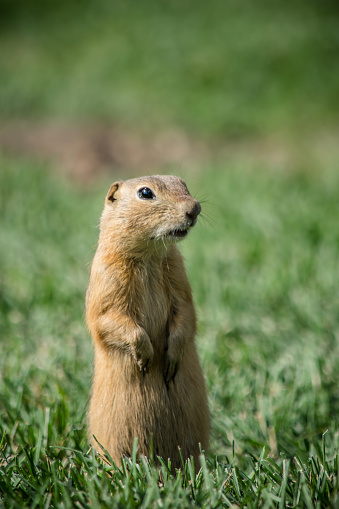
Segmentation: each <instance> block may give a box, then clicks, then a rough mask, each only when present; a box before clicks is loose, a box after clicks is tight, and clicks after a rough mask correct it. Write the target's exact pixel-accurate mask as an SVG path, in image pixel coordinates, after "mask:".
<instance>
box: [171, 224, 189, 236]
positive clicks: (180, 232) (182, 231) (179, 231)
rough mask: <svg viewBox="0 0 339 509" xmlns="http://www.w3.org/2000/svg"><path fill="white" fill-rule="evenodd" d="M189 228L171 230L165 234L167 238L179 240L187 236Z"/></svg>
mask: <svg viewBox="0 0 339 509" xmlns="http://www.w3.org/2000/svg"><path fill="white" fill-rule="evenodd" d="M188 228H189V226H186V227H184V228H177V229H176V230H172V231H170V232H168V233H167V237H177V238H179V239H183V238H184V237H186V235H187V234H188Z"/></svg>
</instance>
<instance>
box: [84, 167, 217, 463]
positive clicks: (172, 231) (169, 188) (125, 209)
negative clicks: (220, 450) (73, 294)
mask: <svg viewBox="0 0 339 509" xmlns="http://www.w3.org/2000/svg"><path fill="white" fill-rule="evenodd" d="M200 211H201V206H200V204H199V202H198V201H196V200H195V199H194V198H192V196H191V195H190V194H189V192H188V190H187V187H186V184H185V182H184V181H183V180H182V179H181V178H179V177H174V176H160V175H156V176H153V177H141V178H136V179H131V180H127V181H125V182H115V183H114V184H112V185H111V187H110V190H109V192H108V194H107V196H106V201H105V207H104V210H103V213H102V216H101V223H100V236H99V243H98V248H97V252H96V254H95V257H94V260H93V264H92V269H91V277H90V283H89V287H88V290H87V302H86V316H87V323H88V327H89V329H90V331H91V334H92V338H93V341H94V346H95V363H94V379H93V388H92V395H91V401H90V407H89V433H90V437H91V441H92V444H93V445H94V446H95V447H96V448H98V445H97V443H96V442H95V441H94V439H93V435H94V436H95V437H96V439H97V440H98V442H99V443H100V444H102V445H103V446H104V447H105V448H106V449H107V450H108V452H109V453H110V455H111V456H112V458H113V459H114V461H116V462H117V463H118V464H119V463H120V458H121V456H123V455H126V456H131V453H132V447H133V441H134V438H135V437H137V439H138V454H143V455H146V456H147V455H149V453H150V449H151V444H153V452H154V455H155V456H161V457H162V458H164V459H165V460H167V458H171V461H172V466H174V467H178V468H179V467H181V459H180V453H179V449H178V448H180V449H181V453H182V456H183V458H184V459H187V458H189V457H190V456H193V457H194V460H195V462H196V465H199V459H198V458H199V454H200V447H199V444H201V447H202V448H203V449H206V448H207V445H208V435H209V413H208V406H207V396H206V388H205V382H204V377H203V374H202V370H201V367H200V363H199V359H198V355H197V350H196V345H195V332H196V317H195V311H194V306H193V301H192V291H191V287H190V284H189V282H188V279H187V275H186V272H185V268H184V263H183V259H182V256H181V254H180V252H179V250H178V249H177V247H176V245H175V243H176V242H177V241H179V240H181V239H183V238H184V237H186V235H187V234H188V231H189V229H190V228H192V227H193V226H194V225H195V223H196V222H197V217H198V215H199V214H200Z"/></svg>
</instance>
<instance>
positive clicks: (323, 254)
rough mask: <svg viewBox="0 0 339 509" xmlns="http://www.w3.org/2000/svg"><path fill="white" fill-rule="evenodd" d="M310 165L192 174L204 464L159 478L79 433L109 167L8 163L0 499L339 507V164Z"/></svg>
mask: <svg viewBox="0 0 339 509" xmlns="http://www.w3.org/2000/svg"><path fill="white" fill-rule="evenodd" d="M306 163H307V171H305V168H304V167H299V166H298V164H297V163H296V162H295V164H294V171H293V172H291V171H290V172H288V173H287V172H277V171H273V170H272V169H271V168H268V167H267V168H256V167H253V164H249V163H246V160H245V159H244V160H242V161H240V160H234V161H229V164H228V167H227V168H225V167H221V166H220V167H218V168H205V170H208V171H204V172H200V173H197V174H196V175H195V176H187V175H186V176H185V175H184V176H185V177H186V180H187V182H188V185H189V188H190V190H191V192H192V193H193V194H194V195H197V196H198V197H199V196H200V197H201V199H202V201H204V203H203V211H204V217H205V219H201V220H200V221H199V223H198V225H197V227H196V228H195V230H194V231H193V232H192V233H191V235H190V238H189V239H188V240H187V241H184V242H183V243H182V249H183V252H184V255H185V258H186V260H187V268H188V272H189V277H190V281H191V284H192V287H193V290H194V296H195V301H196V305H197V311H198V317H199V334H198V345H199V351H200V355H201V359H202V363H203V369H204V372H205V374H206V378H207V383H208V388H209V403H210V411H211V417H212V437H211V446H210V450H209V451H207V454H206V455H204V456H202V458H201V465H192V464H191V463H190V462H188V464H187V465H186V466H185V467H184V468H183V469H182V473H177V474H176V475H175V476H172V475H170V474H169V473H168V470H167V467H166V464H164V465H163V467H162V469H161V475H160V477H159V472H158V470H157V469H155V467H154V466H153V465H152V462H150V461H148V460H142V461H141V462H139V463H138V462H137V461H136V459H135V457H134V458H132V459H131V460H126V461H124V463H123V466H122V468H121V469H118V468H117V467H116V466H115V465H112V464H109V463H108V464H103V463H102V462H101V461H100V460H99V458H98V457H97V456H96V455H95V454H94V452H93V451H91V450H90V448H89V445H88V441H87V435H86V425H85V424H86V406H87V402H88V396H89V391H90V383H91V371H92V347H91V341H90V338H89V336H88V333H87V331H86V328H85V325H84V294H85V289H86V284H87V279H88V271H89V267H88V263H89V262H90V260H91V258H92V256H93V253H94V246H95V242H96V239H97V235H98V229H97V224H98V219H99V214H100V211H101V207H102V203H103V197H104V195H105V192H106V188H107V187H108V184H109V183H110V181H111V180H113V179H114V176H111V178H110V179H107V180H105V181H104V182H98V183H97V184H96V185H95V186H94V188H91V189H87V190H84V189H80V188H77V187H76V186H75V185H74V184H72V185H71V184H70V183H67V182H65V181H63V180H61V179H60V177H57V175H56V174H53V173H50V171H49V168H47V167H45V166H42V165H41V166H40V167H37V165H36V163H35V162H34V161H31V162H30V161H27V160H23V159H21V160H20V159H16V158H5V157H2V159H1V161H0V167H1V172H0V198H1V200H0V210H1V218H2V219H1V242H2V249H1V252H0V313H1V320H0V333H1V343H0V415H1V421H0V444H1V447H0V450H1V453H0V454H1V456H0V507H4V508H10V507H13V508H21V507H39V508H47V507H55V508H60V507H61V508H62V507H65V508H68V507H84V508H87V507H88V508H90V507H98V508H99V507H100V508H102V507H123V506H124V507H125V506H128V507H136V506H140V505H141V506H142V507H192V506H195V505H197V506H201V507H218V506H222V507H229V506H231V505H232V504H237V505H238V506H241V507H244V506H246V507H258V506H262V507H284V506H287V507H297V506H299V507H302V506H304V507H325V506H326V507H336V506H337V504H338V500H339V492H338V490H339V433H338V421H339V397H338V386H339V371H338V362H339V346H338V345H339V343H338V340H339V300H338V276H339V262H338V260H339V256H338V254H339V234H338V228H337V218H338V215H339V210H338V209H339V205H338V199H337V197H338V193H339V173H338V168H337V166H338V163H337V166H333V165H332V166H329V167H327V166H326V165H325V164H324V165H323V166H322V167H321V172H319V171H317V167H316V166H313V163H312V158H310V159H309V160H306V161H305V164H306ZM205 200H206V202H205ZM166 461H167V459H166Z"/></svg>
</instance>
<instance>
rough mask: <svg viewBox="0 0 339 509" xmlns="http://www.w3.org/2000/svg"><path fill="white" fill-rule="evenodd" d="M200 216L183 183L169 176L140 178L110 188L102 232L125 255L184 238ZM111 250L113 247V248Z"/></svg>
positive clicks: (197, 204)
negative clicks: (123, 251) (123, 250)
mask: <svg viewBox="0 0 339 509" xmlns="http://www.w3.org/2000/svg"><path fill="white" fill-rule="evenodd" d="M200 212H201V206H200V203H199V202H198V201H197V200H195V199H194V198H193V197H192V196H191V195H190V193H189V192H188V189H187V187H186V184H185V182H184V181H183V180H182V179H181V178H179V177H175V176H172V175H154V176H152V177H140V178H135V179H131V180H126V181H124V182H122V181H118V182H115V183H114V184H112V185H111V187H110V189H109V191H108V194H107V196H106V200H105V208H104V211H103V214H102V218H101V232H102V235H103V236H104V238H105V237H106V236H108V237H110V238H111V239H112V242H114V244H117V243H119V248H120V250H121V249H125V250H126V251H133V250H136V251H147V250H152V249H154V248H157V246H159V243H161V244H162V245H163V246H167V245H169V244H171V243H173V242H177V241H179V240H181V239H183V238H185V237H186V236H187V234H188V232H189V230H190V228H192V227H193V226H194V225H195V224H196V222H197V217H198V215H199V214H200ZM112 247H113V246H112Z"/></svg>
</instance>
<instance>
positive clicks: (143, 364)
mask: <svg viewBox="0 0 339 509" xmlns="http://www.w3.org/2000/svg"><path fill="white" fill-rule="evenodd" d="M132 355H133V357H134V359H135V362H136V363H137V364H138V366H139V368H140V371H143V372H144V373H147V371H148V369H149V367H150V366H151V364H152V360H153V355H154V351H153V346H152V343H151V340H150V338H149V336H148V334H147V333H146V332H145V331H143V332H142V333H141V335H140V336H139V337H138V338H137V339H136V341H135V343H134V345H133V347H132Z"/></svg>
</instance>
